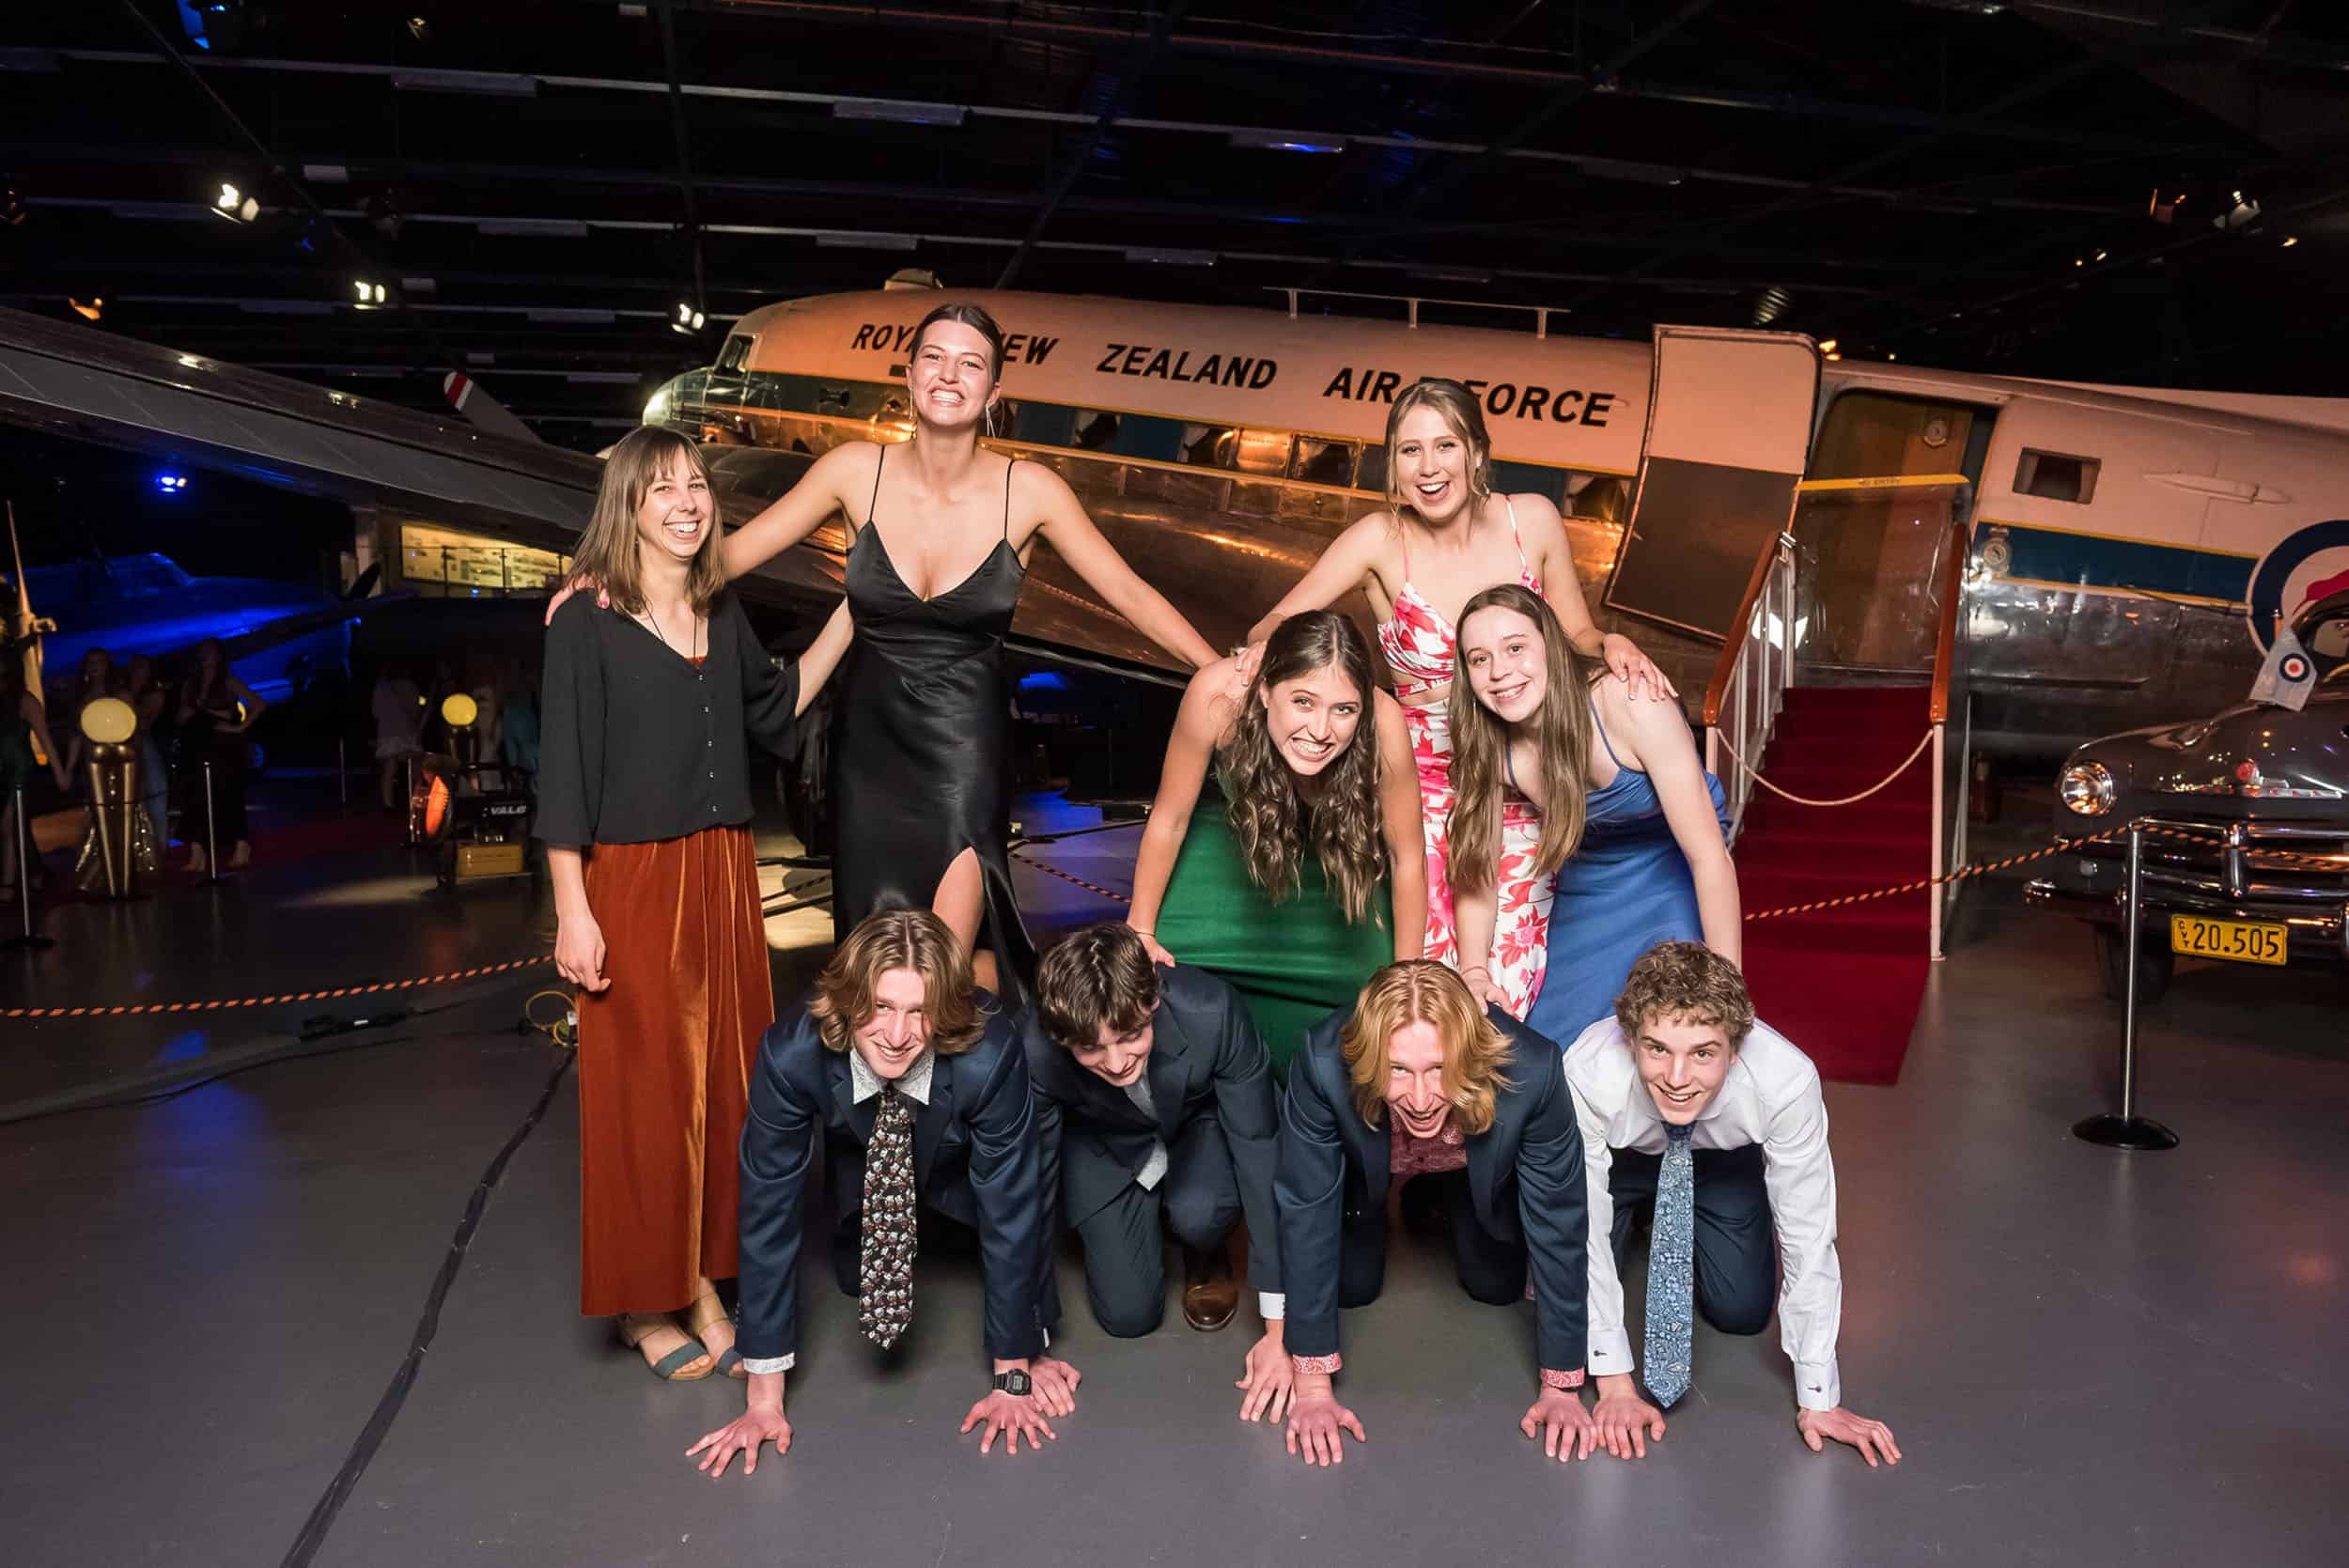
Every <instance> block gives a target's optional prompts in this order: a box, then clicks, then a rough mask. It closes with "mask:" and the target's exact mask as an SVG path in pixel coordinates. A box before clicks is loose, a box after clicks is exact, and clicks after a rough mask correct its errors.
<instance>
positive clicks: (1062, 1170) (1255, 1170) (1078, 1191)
mask: <svg viewBox="0 0 2349 1568" xmlns="http://www.w3.org/2000/svg"><path fill="white" fill-rule="evenodd" d="M1019 1043H1020V1047H1021V1049H1022V1050H1023V1051H1024V1052H1025V1053H1026V1055H1027V1059H1028V1080H1029V1082H1030V1083H1031V1084H1032V1085H1033V1086H1034V1094H1035V1137H1036V1148H1037V1153H1038V1156H1039V1157H1040V1158H1041V1161H1042V1166H1041V1172H1042V1181H1043V1188H1044V1202H1045V1203H1046V1205H1047V1212H1048V1213H1049V1214H1050V1215H1052V1216H1053V1224H1052V1228H1051V1230H1050V1231H1049V1232H1047V1234H1054V1235H1056V1234H1058V1233H1059V1229H1060V1227H1061V1226H1062V1225H1081V1224H1082V1223H1083V1222H1084V1221H1085V1220H1087V1219H1092V1218H1093V1217H1094V1216H1095V1215H1096V1214H1097V1213H1099V1212H1100V1211H1101V1208H1102V1206H1103V1205H1104V1204H1106V1203H1109V1201H1110V1200H1111V1199H1112V1198H1114V1197H1116V1196H1117V1195H1118V1194H1119V1193H1120V1192H1122V1191H1124V1190H1125V1189H1126V1188H1128V1187H1130V1186H1132V1185H1133V1180H1134V1172H1137V1171H1140V1170H1141V1169H1142V1167H1143V1161H1144V1160H1146V1159H1148V1158H1149V1156H1150V1141H1151V1139H1153V1138H1157V1139H1159V1140H1160V1141H1163V1142H1164V1143H1165V1144H1166V1146H1167V1147H1168V1148H1169V1149H1172V1148H1174V1147H1175V1142H1176V1141H1177V1140H1179V1139H1180V1138H1181V1137H1182V1134H1183V1129H1184V1128H1185V1127H1186V1126H1190V1124H1191V1123H1192V1122H1194V1121H1197V1120H1199V1119H1200V1118H1201V1117H1206V1116H1212V1117H1214V1118H1215V1119H1216V1120H1217V1121H1219V1122H1220V1123H1221V1125H1222V1129H1223V1138H1224V1141H1225V1142H1226V1143H1228V1144H1229V1145H1230V1146H1231V1150H1232V1167H1233V1173H1234V1175H1235V1176H1236V1177H1237V1185H1238V1187H1239V1201H1240V1209H1241V1212H1242V1213H1244V1214H1246V1215H1247V1216H1248V1281H1249V1283H1250V1284H1252V1285H1253V1286H1254V1287H1255V1288H1256V1289H1258V1290H1260V1291H1277V1290H1279V1289H1280V1288H1281V1250H1280V1245H1279V1242H1278V1240H1277V1237H1278V1234H1279V1231H1278V1223H1277V1221H1276V1220H1275V1219H1274V1217H1273V1206H1272V1161H1273V1145H1274V1141H1275V1136H1276V1134H1277V1132H1278V1130H1279V1126H1280V1118H1279V1112H1278V1110H1276V1108H1275V1107H1274V1104H1273V1093H1272V1063H1271V1060H1270V1058H1269V1057H1268V1056H1267V1055H1266V1053H1265V1048H1264V1040H1263V1039H1262V1037H1260V1036H1259V1035H1258V1034H1257V1032H1256V1021H1255V1019H1254V1018H1253V1017H1251V1016H1250V1015H1249V1012H1248V1008H1247V1005H1246V1004H1245V1003H1244V1002H1242V1001H1240V998H1239V993H1238V992H1237V991H1235V990H1234V989H1232V987H1231V986H1227V985H1225V984H1224V983H1223V982H1222V981H1221V980H1218V979H1217V978H1216V977H1215V976H1214V975H1211V974H1209V973H1208V972H1207V971H1206V970H1195V969H1191V968H1189V967H1188V966H1177V967H1176V968H1175V969H1171V970H1159V1008H1158V1011H1157V1013H1156V1014H1154V1015H1153V1016H1152V1017H1151V1042H1150V1064H1149V1066H1148V1067H1147V1068H1145V1069H1144V1071H1145V1072H1147V1073H1148V1075H1149V1079H1150V1103H1151V1104H1152V1106H1154V1107H1155V1108H1156V1109H1157V1111H1158V1119H1157V1120H1156V1121H1155V1122H1154V1121H1153V1120H1152V1119H1151V1118H1150V1117H1148V1116H1145V1115H1143V1112H1142V1108H1141V1107H1140V1106H1138V1105H1136V1104H1134V1102H1133V1098H1132V1096H1131V1095H1129V1094H1127V1093H1126V1091H1125V1090H1123V1089H1120V1088H1117V1087H1116V1086H1115V1085H1113V1084H1111V1083H1108V1082H1105V1081H1104V1080H1103V1079H1101V1078H1100V1076H1099V1075H1097V1074H1096V1073H1093V1072H1089V1071H1087V1070H1086V1069H1085V1067H1084V1066H1082V1065H1081V1063H1079V1062H1078V1061H1077V1059H1076V1058H1075V1057H1074V1056H1072V1055H1070V1054H1069V1053H1068V1052H1067V1051H1066V1049H1064V1048H1061V1047H1060V1046H1057V1045H1055V1044H1053V1043H1052V1040H1051V1038H1050V1036H1049V1035H1047V1034H1046V1033H1045V1032H1044V1024H1043V1020H1042V1019H1041V1018H1039V1017H1037V1015H1036V1010H1035V1008H1034V1005H1030V1006H1029V1007H1028V1008H1027V1009H1026V1010H1025V1011H1023V1012H1022V1013H1021V1014H1020V1015H1019ZM1050 1262H1051V1260H1050V1250H1049V1248H1048V1249H1047V1255H1046V1259H1045V1269H1044V1280H1043V1284H1042V1287H1041V1289H1042V1304H1043V1311H1044V1323H1045V1326H1046V1327H1053V1326H1055V1325H1057V1324H1058V1323H1059V1322H1060V1286H1059V1281H1058V1279H1057V1277H1056V1276H1055V1274H1054V1273H1053V1271H1052V1268H1051V1266H1050Z"/></svg>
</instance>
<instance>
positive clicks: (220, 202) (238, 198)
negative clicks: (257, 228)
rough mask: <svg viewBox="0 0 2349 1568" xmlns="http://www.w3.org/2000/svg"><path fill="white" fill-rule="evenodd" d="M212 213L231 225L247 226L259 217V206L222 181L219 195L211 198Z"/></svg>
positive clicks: (253, 200) (251, 198)
mask: <svg viewBox="0 0 2349 1568" xmlns="http://www.w3.org/2000/svg"><path fill="white" fill-rule="evenodd" d="M212 211H213V212H214V213H216V214H217V215H219V216H220V217H223V218H226V219H227V220H228V221H229V222H230V223H232V224H249V223H251V222H252V221H253V220H254V219H256V218H257V217H259V216H260V215H261V204H260V203H259V202H258V201H257V200H255V199H254V198H253V197H251V196H248V195H246V194H244V193H243V192H242V191H240V190H238V189H237V188H236V187H235V186H234V185H231V184H229V183H228V182H227V181H226V180H223V181H221V186H220V194H218V195H216V196H214V197H213V198H212Z"/></svg>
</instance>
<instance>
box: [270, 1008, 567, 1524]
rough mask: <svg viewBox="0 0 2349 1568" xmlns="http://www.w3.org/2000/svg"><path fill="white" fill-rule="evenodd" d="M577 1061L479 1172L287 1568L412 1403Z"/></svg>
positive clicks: (557, 1070) (561, 1068)
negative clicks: (456, 1299) (411, 1394)
mask: <svg viewBox="0 0 2349 1568" xmlns="http://www.w3.org/2000/svg"><path fill="white" fill-rule="evenodd" d="M574 1060H576V1058H575V1056H574V1055H573V1053H572V1052H570V1051H565V1052H564V1053H563V1059H562V1060H561V1061H560V1062H558V1063H555V1066H554V1071H553V1072H552V1073H551V1074H549V1075H548V1076H547V1086H546V1088H545V1089H544V1090H543V1091H541V1092H540V1094H539V1095H538V1103H537V1104H536V1105H534V1106H532V1107H531V1108H530V1114H529V1115H527V1116H525V1117H523V1118H522V1125H521V1126H518V1127H516V1128H515V1129H514V1135H513V1136H512V1137H511V1138H508V1139H507V1140H506V1146H505V1147H504V1148H502V1149H500V1150H499V1151H498V1152H497V1157H495V1158H494V1159H492V1160H490V1164H489V1168H488V1169H487V1170H485V1171H483V1172H481V1179H480V1180H479V1181H477V1182H475V1183H474V1189H473V1196H472V1197H471V1198H470V1199H468V1200H467V1201H466V1203H465V1217H464V1218H463V1219H459V1221H458V1222H457V1234H455V1235H453V1236H451V1237H450V1238H449V1243H448V1255H447V1256H446V1257H443V1259H442V1260H441V1271H440V1273H438V1274H437V1275H435V1276H433V1280H432V1289H431V1291H430V1293H429V1294H428V1295H427V1296H425V1300H424V1315H423V1316H422V1317H420V1318H418V1319H417V1320H416V1332H415V1335H414V1337H413V1338H412V1339H411V1340H410V1341H409V1343H408V1354H407V1356H406V1358H404V1359H402V1360H401V1362H400V1363H399V1370H398V1371H397V1372H395V1373H394V1374H392V1381H391V1385H390V1387H388V1388H386V1389H384V1390H383V1397H382V1398H381V1399H380V1400H378V1401H376V1404H375V1413H374V1414H373V1415H370V1416H369V1417H368V1418H367V1424H366V1425H365V1426H363V1427H361V1428H360V1429H359V1436H358V1440H357V1441H355V1442H353V1443H352V1444H351V1445H350V1453H349V1454H348V1455H347V1456H346V1457H345V1458H344V1460H343V1467H342V1468H341V1469H339V1470H337V1471H335V1472H334V1480H333V1481H331V1482H329V1483H327V1486H326V1491H325V1493H324V1494H323V1495H321V1496H320V1497H319V1500H318V1505H317V1506H316V1507H315V1508H312V1509H311V1510H310V1517H309V1518H308V1519H307V1520H305V1521H304V1522H303V1526H302V1533H301V1534H299V1535H297V1536H295V1537H294V1543H293V1545H292V1547H291V1548H290V1549H289V1550H288V1552H287V1553H286V1558H285V1568H308V1564H309V1562H310V1560H312V1559H313V1558H315V1557H316V1556H317V1555H318V1550H319V1547H320V1546H322V1545H325V1544H326V1535H327V1532H328V1531H329V1530H331V1529H334V1519H335V1516H336V1515H337V1514H340V1513H342V1510H343V1504H344V1503H345V1502H347V1501H349V1500H350V1494H351V1492H352V1491H353V1490H354V1489H355V1488H356V1487H357V1486H358V1484H359V1478H360V1477H361V1476H364V1475H366V1473H367V1466H368V1465H369V1464H370V1463H372V1462H373V1461H374V1459H375V1452H376V1450H378V1449H380V1448H381V1447H382V1446H383V1439H384V1437H385V1436H388V1435H389V1434H390V1432H391V1430H392V1422H394V1421H397V1420H398V1419H399V1411H400V1406H401V1405H405V1404H407V1403H408V1391H409V1390H410V1389H412V1388H414V1387H415V1384H416V1373H417V1371H418V1370H419V1369H420V1368H422V1366H423V1365H424V1353H425V1352H426V1351H428V1350H429V1349H431V1348H432V1339H433V1336H434V1335H435V1334H438V1333H439V1332H440V1329H441V1308H442V1306H443V1304H444V1303H446V1302H447V1300H448V1293H449V1289H450V1287H451V1286H453V1285H455V1284H456V1283H457V1273H458V1270H459V1269H460V1268H462V1267H463V1266H464V1264H465V1251H466V1249H468V1248H469V1247H471V1246H472V1245H473V1238H474V1232H475V1231H477V1230H479V1229H480V1228H481V1217H482V1215H483V1213H485V1212H486V1211H487V1210H488V1208H489V1206H490V1193H492V1192H494V1191H496V1190H497V1185H498V1183H499V1182H501V1181H503V1180H504V1179H505V1177H506V1164H507V1163H508V1162H509V1161H510V1160H512V1159H513V1157H514V1154H515V1151H516V1150H518V1149H520V1148H521V1146H522V1141H523V1140H524V1139H526V1138H528V1137H529V1136H530V1133H531V1129H532V1128H534V1127H536V1126H537V1125H538V1123H539V1120H540V1118H542V1117H544V1116H545V1115H546V1113H547V1107H548V1106H550V1105H552V1104H553V1103H554V1092H555V1091H556V1090H557V1089H559V1088H561V1087H562V1085H563V1075H564V1074H565V1073H568V1072H569V1071H570V1070H571V1063H572V1062H573V1061H574Z"/></svg>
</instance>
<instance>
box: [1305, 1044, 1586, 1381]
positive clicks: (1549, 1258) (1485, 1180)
mask: <svg viewBox="0 0 2349 1568" xmlns="http://www.w3.org/2000/svg"><path fill="white" fill-rule="evenodd" d="M1353 1015H1354V1010H1353V1009H1352V1008H1351V1007H1345V1008H1341V1009H1339V1010H1338V1011H1337V1012H1335V1013H1332V1014H1331V1015H1330V1017H1327V1018H1325V1019H1323V1020H1322V1021H1321V1022H1320V1023H1317V1024H1315V1026H1314V1027H1313V1028H1312V1029H1311V1030H1309V1031H1307V1032H1306V1035H1305V1044H1304V1048H1302V1049H1301V1050H1299V1052H1298V1055H1297V1059H1296V1060H1295V1061H1293V1062H1291V1063H1289V1081H1288V1093H1287V1094H1286V1095H1285V1096H1283V1099H1282V1102H1281V1143H1280V1156H1279V1160H1278V1164H1277V1167H1276V1172H1275V1175H1274V1179H1273V1193H1274V1197H1275V1199H1276V1201H1277V1202H1278V1203H1279V1204H1280V1210H1281V1278H1282V1279H1283V1281H1286V1282H1287V1285H1288V1326H1287V1328H1286V1329H1285V1331H1284V1332H1283V1344H1284V1345H1285V1347H1286V1348H1287V1350H1288V1352H1289V1354H1290V1355H1292V1356H1328V1355H1332V1354H1334V1353H1336V1351H1337V1349H1338V1269H1339V1258H1340V1254H1341V1251H1342V1250H1343V1248H1344V1246H1345V1243H1346V1236H1347V1234H1349V1233H1350V1234H1352V1235H1353V1236H1354V1237H1355V1238H1356V1240H1357V1244H1358V1245H1360V1244H1363V1243H1367V1244H1368V1245H1371V1246H1375V1247H1377V1248H1379V1249H1381V1250H1383V1249H1384V1248H1385V1246H1386V1236H1387V1233H1386V1213H1387V1186H1388V1182H1389V1178H1390V1169H1389V1168H1390V1165H1391V1163H1392V1147H1391V1140H1392V1136H1393V1135H1392V1132H1391V1131H1390V1130H1389V1126H1388V1121H1387V1118H1386V1116H1385V1115H1383V1114H1382V1116H1381V1117H1380V1120H1379V1125H1378V1126H1371V1125H1369V1124H1368V1123H1366V1122H1364V1121H1363V1120H1362V1117H1361V1112H1360V1111H1359V1110H1356V1109H1355V1107H1354V1085H1353V1080H1352V1079H1351V1078H1350V1077H1349V1075H1348V1074H1347V1071H1346V1055H1345V1052H1344V1051H1342V1050H1341V1049H1340V1048H1339V1044H1338V1037H1339V1034H1340V1032H1342V1031H1343V1030H1344V1029H1345V1027H1346V1022H1347V1020H1348V1019H1350V1018H1351V1017H1353ZM1489 1017H1491V1019H1492V1021H1493V1022H1494V1023H1495V1024H1497V1025H1498V1026H1500V1029H1501V1033H1502V1034H1503V1035H1505V1036H1507V1038H1508V1041H1509V1052H1508V1055H1507V1056H1506V1057H1505V1058H1504V1059H1503V1061H1502V1064H1501V1075H1502V1077H1503V1078H1505V1079H1507V1080H1508V1087H1506V1088H1503V1089H1501V1091H1500V1093H1499V1094H1497V1095H1496V1096H1495V1104H1494V1113H1493V1125H1492V1126H1490V1127H1487V1128H1486V1130H1485V1131H1483V1132H1480V1133H1472V1134H1470V1135H1469V1137H1468V1139H1467V1144H1468V1176H1469V1191H1470V1197H1471V1198H1472V1200H1473V1202H1474V1204H1475V1210H1476V1218H1477V1220H1478V1222H1479V1223H1481V1224H1483V1225H1484V1227H1485V1229H1486V1231H1487V1232H1489V1233H1490V1234H1493V1235H1495V1236H1499V1237H1501V1238H1502V1239H1504V1240H1522V1241H1523V1242H1524V1244H1525V1248H1526V1253H1527V1263H1528V1265H1529V1266H1530V1268H1531V1270H1532V1280H1533V1295H1534V1301H1535V1309H1536V1310H1535V1313H1534V1319H1535V1341H1536V1348H1537V1349H1538V1351H1539V1353H1540V1359H1541V1365H1542V1366H1543V1367H1545V1368H1548V1369H1549V1370H1552V1371H1556V1372H1578V1371H1579V1370H1581V1367H1582V1364H1583V1359H1584V1352H1585V1343H1586V1341H1587V1339H1588V1337H1589V1303H1588V1301H1587V1299H1586V1296H1587V1294H1588V1291H1589V1288H1590V1281H1589V1277H1588V1268H1589V1255H1588V1252H1587V1250H1586V1237H1587V1234H1588V1225H1589V1219H1588V1213H1587V1200H1586V1198H1585V1196H1584V1193H1583V1190H1582V1135H1581V1133H1580V1132H1579V1130H1578V1129H1577V1126H1576V1123H1575V1114H1574V1101H1573V1098H1572V1091H1571V1090H1569V1089H1568V1088H1567V1087H1566V1074H1565V1058H1564V1056H1563V1053H1561V1052H1560V1050H1559V1049H1558V1048H1557V1047H1556V1046H1555V1045H1552V1044H1551V1043H1550V1042H1549V1041H1548V1040H1547V1039H1545V1038H1544V1037H1543V1036H1541V1035H1539V1034H1536V1033H1534V1032H1532V1030H1530V1029H1528V1028H1526V1027H1525V1026H1524V1025H1523V1024H1521V1023H1518V1022H1517V1020H1516V1019H1515V1018H1512V1017H1509V1016H1508V1015H1507V1014H1505V1013H1503V1012H1501V1011H1500V1010H1499V1009H1498V1008H1495V1009H1492V1010H1491V1011H1490V1013H1489Z"/></svg>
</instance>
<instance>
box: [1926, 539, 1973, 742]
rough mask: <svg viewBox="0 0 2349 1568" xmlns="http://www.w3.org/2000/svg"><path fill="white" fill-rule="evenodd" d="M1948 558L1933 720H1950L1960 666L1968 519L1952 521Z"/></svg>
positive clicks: (1935, 667)
mask: <svg viewBox="0 0 2349 1568" xmlns="http://www.w3.org/2000/svg"><path fill="white" fill-rule="evenodd" d="M1950 536H1951V537H1950V552H1949V557H1950V558H1949V560H1948V561H1947V562H1946V563H1945V564H1944V565H1943V566H1942V567H1941V627H1940V631H1939V634H1938V635H1937V637H1936V638H1935V639H1934V644H1933V708H1932V714H1931V717H1932V720H1933V722H1935V723H1937V724H1941V723H1947V722H1949V717H1950V678H1951V676H1952V675H1953V674H1955V673H1956V667H1957V619H1958V613H1959V612H1960V611H1961V610H1962V609H1963V608H1964V605H1965V600H1966V554H1967V550H1968V545H1969V544H1970V542H1971V541H1970V538H1969V536H1968V529H1967V526H1966V520H1965V519H1963V518H1957V519H1953V520H1952V521H1951V523H1950Z"/></svg>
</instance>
